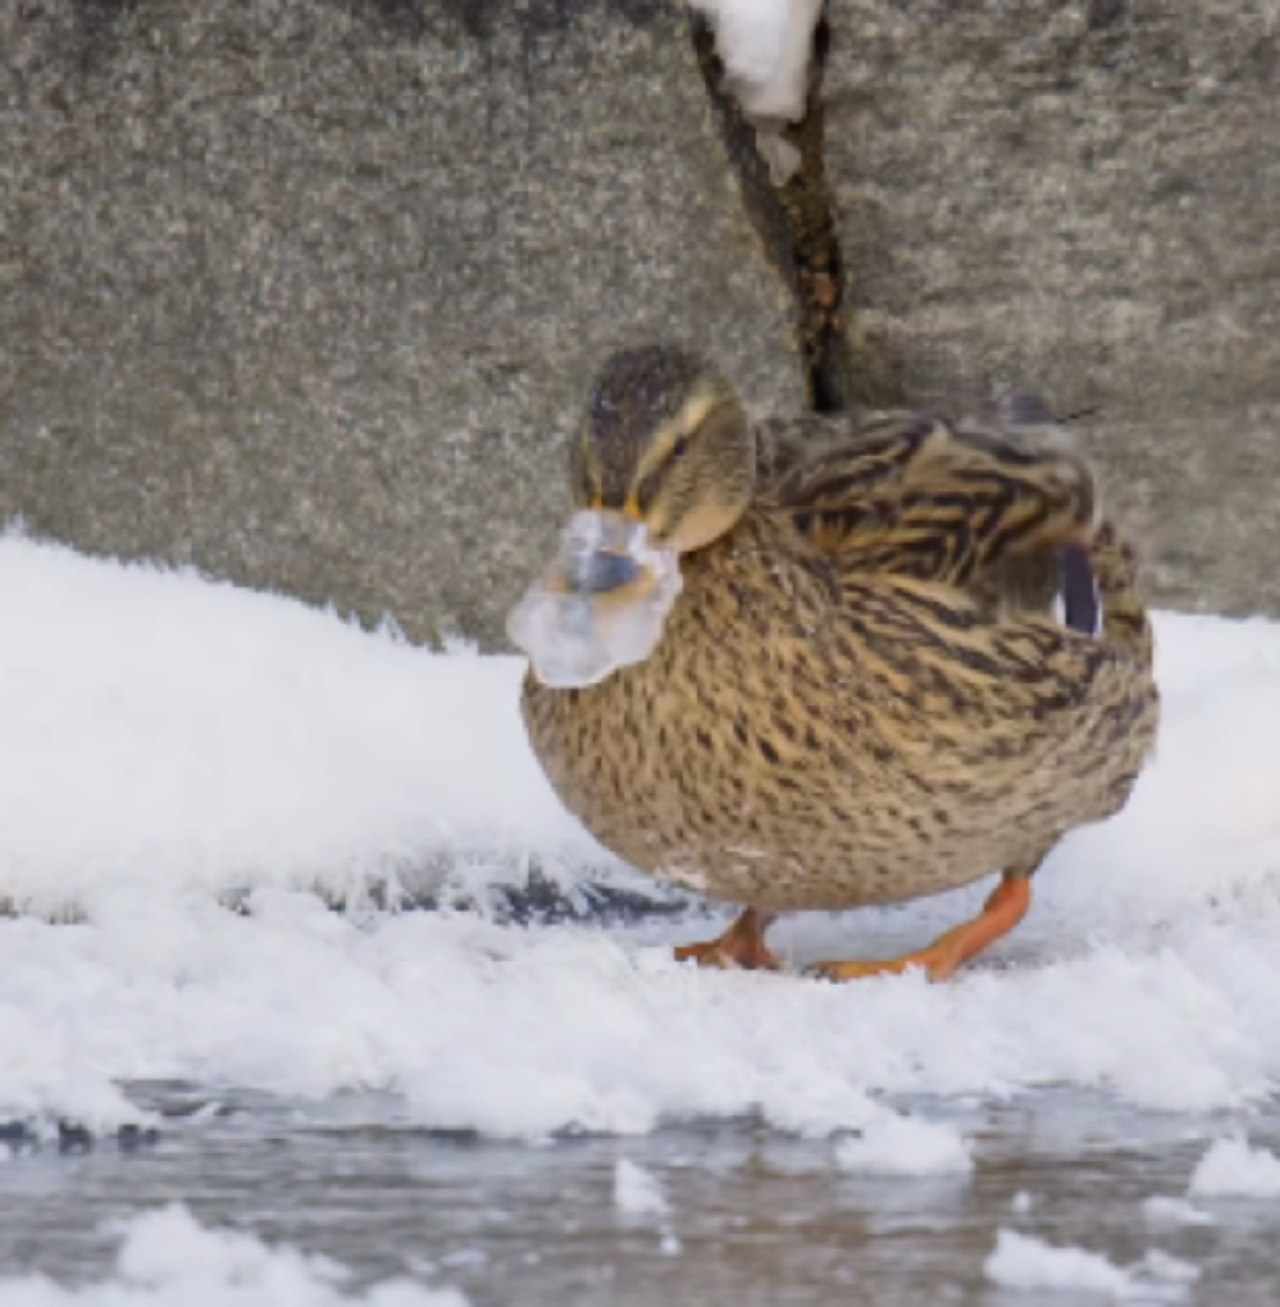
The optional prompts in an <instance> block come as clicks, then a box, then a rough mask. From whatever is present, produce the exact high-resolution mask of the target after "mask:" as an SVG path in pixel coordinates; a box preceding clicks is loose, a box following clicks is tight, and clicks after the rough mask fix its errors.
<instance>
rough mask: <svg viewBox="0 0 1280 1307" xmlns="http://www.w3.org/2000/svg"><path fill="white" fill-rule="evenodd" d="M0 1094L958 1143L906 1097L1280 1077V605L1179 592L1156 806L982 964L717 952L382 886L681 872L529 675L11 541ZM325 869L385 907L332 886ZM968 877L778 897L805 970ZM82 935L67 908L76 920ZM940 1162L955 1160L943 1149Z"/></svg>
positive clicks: (1083, 851) (292, 606) (5, 589)
mask: <svg viewBox="0 0 1280 1307" xmlns="http://www.w3.org/2000/svg"><path fill="white" fill-rule="evenodd" d="M0 596H3V608H2V609H0V740H2V741H3V747H2V748H0V895H3V896H4V897H7V898H8V899H9V900H11V901H12V902H13V903H14V904H15V905H17V907H19V908H20V909H21V910H22V912H21V914H20V915H17V916H15V917H12V918H8V919H3V920H0V954H2V955H3V957H4V960H5V964H4V966H3V967H0V1119H9V1118H13V1117H18V1118H23V1119H30V1120H34V1121H36V1122H41V1121H45V1122H47V1121H49V1120H52V1119H53V1118H56V1117H57V1116H60V1115H62V1116H70V1117H73V1118H75V1119H78V1120H83V1121H85V1122H87V1123H89V1124H94V1125H102V1126H111V1125H114V1124H118V1123H120V1122H123V1121H132V1120H137V1119H139V1111H138V1109H137V1108H136V1107H134V1106H133V1105H131V1104H130V1102H129V1101H128V1099H127V1096H126V1092H125V1088H124V1086H126V1085H127V1082H128V1081H130V1080H136V1079H149V1080H180V1081H194V1082H197V1083H201V1084H205V1085H213V1086H218V1085H229V1086H237V1087H241V1088H250V1089H257V1090H263V1091H268V1092H275V1093H279V1094H284V1095H291V1096H295V1097H298V1098H302V1099H310V1100H315V1101H321V1100H324V1099H326V1098H328V1097H329V1096H331V1095H334V1094H337V1093H340V1092H348V1091H360V1090H373V1091H384V1092H386V1093H390V1094H393V1095H395V1096H396V1097H397V1100H398V1101H399V1102H400V1103H402V1104H403V1110H404V1112H405V1113H406V1114H407V1116H408V1117H409V1118H411V1119H412V1120H413V1121H414V1122H415V1123H417V1124H420V1125H424V1126H429V1127H441V1128H457V1129H470V1130H475V1131H479V1132H481V1133H483V1134H487V1135H491V1136H497V1137H509V1138H521V1139H541V1138H545V1137H547V1136H549V1135H553V1134H555V1133H557V1132H560V1131H565V1130H575V1129H576V1130H591V1131H603V1132H610V1133H615V1134H619V1135H627V1134H637V1133H645V1132H648V1131H651V1130H653V1129H655V1128H656V1127H657V1126H659V1125H660V1124H662V1123H663V1122H664V1121H668V1120H673V1119H691V1118H718V1119H725V1118H729V1117H736V1116H741V1115H743V1114H749V1115H755V1116H757V1117H759V1118H760V1119H762V1120H764V1121H765V1122H766V1123H768V1124H771V1125H772V1126H773V1127H775V1128H777V1129H779V1130H785V1131H791V1132H798V1133H801V1134H805V1135H811V1136H816V1137H821V1136H827V1135H831V1136H833V1137H836V1138H837V1139H841V1138H842V1137H843V1136H845V1135H848V1134H849V1133H850V1132H860V1133H861V1139H858V1140H854V1139H846V1140H844V1141H843V1142H841V1143H839V1144H838V1145H836V1146H837V1147H838V1148H839V1149H840V1157H841V1160H842V1162H843V1163H844V1164H849V1165H854V1166H855V1167H859V1168H861V1167H866V1166H869V1165H870V1164H871V1163H872V1162H873V1161H874V1164H875V1165H876V1166H877V1167H880V1168H887V1169H890V1170H896V1171H897V1172H899V1173H901V1172H902V1171H903V1170H907V1171H910V1170H911V1169H912V1168H913V1167H920V1166H923V1167H924V1169H925V1170H926V1172H927V1171H928V1170H929V1168H931V1167H932V1168H940V1167H942V1166H954V1167H955V1168H956V1170H957V1172H962V1171H963V1169H964V1162H963V1160H962V1159H963V1158H964V1157H966V1156H967V1147H968V1146H967V1144H966V1143H965V1141H964V1140H963V1139H962V1138H961V1137H960V1136H959V1135H958V1134H957V1133H956V1132H955V1131H954V1129H953V1128H952V1127H951V1126H950V1125H948V1124H947V1123H946V1122H932V1121H928V1120H926V1119H924V1117H912V1118H907V1117H904V1116H901V1114H899V1113H897V1112H896V1111H894V1110H892V1109H890V1108H889V1107H886V1106H885V1098H886V1095H887V1096H893V1095H912V1096H920V1095H924V1096H946V1095H978V1096H988V1097H990V1096H1006V1095H1009V1094H1013V1093H1018V1092H1022V1091H1026V1090H1030V1089H1033V1088H1035V1087H1037V1086H1040V1085H1044V1084H1049V1083H1054V1084H1060V1085H1064V1086H1068V1087H1071V1086H1075V1087H1084V1088H1088V1089H1093V1088H1103V1089H1106V1090H1108V1091H1110V1092H1112V1093H1114V1094H1115V1095H1116V1096H1117V1097H1118V1098H1120V1099H1121V1100H1123V1101H1125V1102H1127V1103H1130V1104H1134V1105H1137V1106H1140V1107H1148V1108H1151V1107H1154V1108H1160V1109H1164V1110H1174V1111H1188V1112H1201V1111H1237V1110H1242V1109H1247V1108H1248V1107H1249V1106H1250V1105H1251V1104H1255V1103H1259V1102H1262V1101H1264V1100H1265V1099H1266V1098H1267V1096H1268V1095H1269V1094H1271V1093H1273V1092H1274V1090H1275V1087H1276V1085H1277V1084H1278V1083H1280V1027H1278V1026H1277V1024H1276V1022H1275V1020H1274V1011H1273V1004H1272V1001H1271V997H1270V996H1271V995H1273V994H1274V993H1276V992H1280V956H1278V955H1277V953H1276V950H1275V947H1274V940H1275V938H1276V935H1277V930H1278V928H1280V903H1278V901H1277V895H1276V887H1277V884H1278V883H1280V876H1278V873H1280V805H1276V804H1275V802H1274V796H1275V794H1276V793H1277V792H1280V626H1278V625H1277V624H1274V623H1268V622H1263V621H1250V622H1237V621H1225V620H1221V619H1214V618H1209V617H1186V616H1174V615H1168V614H1165V615H1161V616H1160V619H1159V622H1158V639H1159V659H1160V665H1159V675H1160V680H1161V684H1162V689H1163V693H1164V696H1165V707H1166V721H1165V726H1164V729H1163V731H1162V737H1161V743H1160V748H1159V754H1158V757H1157V758H1156V760H1155V761H1154V763H1153V764H1152V766H1151V767H1150V769H1149V771H1148V772H1147V774H1146V775H1145V776H1144V778H1143V780H1142V781H1141V783H1140V785H1139V787H1138V790H1137V792H1136V793H1135V795H1134V798H1133V800H1132V802H1131V803H1130V805H1129V806H1128V808H1127V809H1126V811H1125V812H1124V813H1123V814H1121V815H1120V816H1119V817H1117V818H1116V819H1114V820H1113V821H1111V822H1109V823H1107V824H1105V825H1103V826H1100V827H1096V828H1092V829H1090V830H1086V831H1081V832H1077V833H1075V834H1074V835H1072V836H1071V837H1070V838H1069V839H1068V840H1067V841H1066V842H1065V843H1064V845H1063V846H1062V848H1061V849H1060V850H1058V851H1057V852H1056V853H1055V855H1054V856H1053V857H1052V858H1051V859H1050V861H1049V863H1048V864H1047V865H1046V866H1045V868H1044V870H1043V872H1042V873H1041V875H1040V876H1039V877H1038V878H1037V882H1036V903H1035V906H1034V907H1033V910H1032V913H1031V915H1030V917H1029V918H1028V920H1027V922H1025V923H1024V924H1023V926H1021V927H1020V928H1019V930H1018V931H1017V932H1016V933H1015V934H1014V935H1013V936H1011V937H1010V939H1009V940H1008V941H1007V942H1005V943H1003V944H1001V945H1000V946H999V947H997V948H996V949H994V950H993V951H992V953H991V954H990V956H989V958H987V959H984V960H983V961H981V962H980V963H979V964H978V965H976V966H974V967H972V968H970V969H969V970H967V971H965V972H963V973H961V975H960V976H959V977H958V978H957V979H956V980H955V981H953V982H951V983H949V984H946V985H940V986H931V985H928V984H927V983H926V982H925V981H924V980H923V978H922V977H920V976H919V975H918V974H909V975H906V976H901V977H885V978H880V979H875V980H869V981H866V982H861V983H858V984H855V985H848V986H836V985H829V984H823V983H818V982H815V981H812V980H809V979H806V978H804V977H801V976H798V975H795V974H782V975H763V974H747V973H723V972H701V971H698V970H697V969H696V968H693V967H690V966H687V965H680V964H677V963H676V962H674V960H673V959H672V957H671V952H670V948H671V945H672V943H674V942H684V941H687V940H690V939H696V938H700V937H701V938H705V937H706V936H707V935H709V934H710V933H711V932H712V931H713V930H714V929H716V928H717V925H718V923H717V922H715V921H710V920H706V919H696V918H695V919H686V920H677V921H662V922H658V923H656V924H655V923H648V924H644V925H641V926H637V927H632V928H625V929H624V928H621V927H613V928H608V929H605V928H598V927H590V926H584V925H573V924H562V925H536V926H531V927H528V928H519V927H513V926H503V925H501V924H499V923H498V922H497V921H495V920H492V919H488V918H486V916H485V915H484V914H483V913H473V912H456V911H442V912H434V913H428V912H403V913H400V912H395V911H381V910H378V911H375V910H373V907H372V906H371V904H370V903H369V902H364V903H363V905H361V891H362V889H364V888H367V887H369V886H371V885H376V884H379V883H389V884H390V885H391V886H392V887H394V886H395V885H397V884H399V885H404V886H410V887H413V888H414V889H415V890H423V889H426V890H431V889H432V888H440V887H441V886H442V885H443V886H444V887H446V888H447V887H449V886H460V887H462V888H463V889H466V890H468V891H469V892H473V893H474V894H475V895H476V897H478V898H479V900H480V901H481V902H482V903H483V902H484V901H485V891H486V888H487V887H492V886H493V885H495V884H498V883H511V882H512V881H518V880H519V879H520V878H521V876H522V875H523V874H524V871H525V870H526V869H527V868H528V867H529V866H531V865H532V866H537V867H538V868H540V869H541V870H542V871H543V872H544V873H545V874H546V875H548V876H550V877H552V878H553V879H554V880H556V881H557V882H558V883H559V884H560V885H561V886H562V887H564V888H565V890H566V891H567V892H569V893H571V894H572V893H576V892H578V890H579V887H580V886H582V885H584V884H585V883H587V882H588V881H590V882H598V881H600V880H601V879H602V878H604V879H612V880H613V882H614V883H616V884H621V885H633V886H634V885H640V886H647V885H648V884H649V882H647V881H646V880H644V878H642V877H639V876H638V874H637V873H634V872H630V871H628V870H627V869H626V868H624V867H622V866H621V865H620V864H619V863H618V862H617V861H616V860H615V859H613V858H612V857H611V856H610V855H609V854H607V853H606V852H605V851H603V850H602V849H600V848H599V847H598V846H597V845H596V844H595V843H594V842H593V841H592V840H591V839H590V837H589V836H587V835H586V834H585V832H583V831H582V830H581V828H579V827H578V826H577V824H576V823H575V822H574V821H573V820H572V819H571V818H570V817H569V816H568V815H567V814H566V813H565V812H564V810H563V809H562V808H561V806H560V805H559V803H558V801H557V800H556V798H555V796H554V794H553V793H552V791H551V790H550V788H549V787H548V785H547V783H546V782H545V780H544V779H543V777H542V775H541V772H540V770H539V768H538V766H537V764H536V761H535V760H534V758H533V757H532V755H531V753H530V751H529V748H528V746H527V744H526V741H525V739H524V734H523V728H522V726H521V722H520V718H519V713H518V710H517V695H518V687H519V681H520V678H521V675H522V673H523V664H522V663H521V661H520V660H517V659H514V658H498V657H481V656H478V655H476V654H474V653H471V652H468V651H466V650H464V649H455V650H453V651H450V652H444V653H433V652H430V651H427V650H423V649H417V648H413V647H411V646H409V645H408V644H407V643H406V642H405V641H404V640H403V639H400V638H397V637H396V635H395V634H394V632H391V631H379V632H366V631H362V630H360V629H358V628H356V627H354V626H351V625H348V624H346V623H344V622H343V621H341V620H340V619H339V618H338V617H337V616H336V615H334V614H332V613H326V612H322V611H317V610H313V609H309V608H307V607H305V606H303V605H301V604H299V603H296V602H294V601H291V600H288V599H284V598H280V597H278V596H271V595H264V594H254V593H249V592H246V591H243V590H238V589H236V588H234V587H231V586H228V585H218V584H213V583H211V582H209V581H206V580H203V579H201V578H200V577H198V576H196V575H194V574H190V573H176V572H164V571H160V570H157V569H155V568H152V567H147V566H123V565H120V564H118V563H114V562H110V561H101V560H91V559H88V558H84V557H81V556H78V555H76V554H74V553H72V552H70V551H67V550H64V549H60V548H57V547H54V546H50V545H45V544H40V543H36V542H33V541H30V540H25V539H22V538H20V537H18V536H13V535H10V536H8V537H2V538H0ZM316 887H321V888H323V889H324V890H326V891H327V892H329V893H331V894H334V895H341V896H344V897H345V898H346V899H347V900H348V901H350V902H352V903H354V904H355V905H356V906H355V907H353V908H351V909H350V910H348V911H347V912H334V911H331V910H329V909H328V908H326V907H325V906H324V904H323V903H322V901H321V900H320V899H319V898H318V897H317V896H316V894H315V893H314V890H315V888H316ZM989 888H990V885H989V883H985V884H982V885H979V886H975V887H972V888H971V889H969V890H966V891H963V892H960V893H958V894H953V895H948V896H944V897H941V898H938V899H935V900H929V901H925V902H920V903H915V904H911V905H907V906H905V907H903V908H900V909H891V910H885V911H865V912H860V913H852V914H846V915H843V916H839V917H835V916H816V915H813V916H808V917H797V918H794V919H790V920H788V921H785V922H783V923H780V925H779V927H778V928H777V931H776V939H775V938H774V937H771V942H773V943H774V944H775V945H776V947H777V949H778V951H779V953H780V954H781V955H782V956H783V957H784V958H785V959H787V960H788V961H789V962H790V963H792V964H796V965H799V964H802V963H804V962H807V961H810V960H814V959H817V958H822V957H832V956H836V957H838V956H840V955H841V954H842V953H843V954H844V955H846V956H856V955H859V954H865V955H877V954H888V953H890V952H892V951H895V950H899V949H903V948H908V947H915V946H918V945H919V944H921V943H923V942H924V941H926V940H927V939H928V938H930V937H931V936H932V935H933V934H935V933H937V932H939V931H941V930H943V929H946V928H947V927H948V926H950V925H953V924H955V922H956V921H957V920H958V919H960V918H961V917H962V916H963V915H966V914H968V913H971V912H973V911H974V910H975V909H976V907H977V906H978V905H979V904H980V902H981V900H982V898H983V896H984V895H985V894H986V893H987V892H988V891H989ZM68 922H69V924H68ZM921 1159H925V1160H924V1161H922V1160H921Z"/></svg>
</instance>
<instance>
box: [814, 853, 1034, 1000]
mask: <svg viewBox="0 0 1280 1307" xmlns="http://www.w3.org/2000/svg"><path fill="white" fill-rule="evenodd" d="M1030 907H1031V881H1030V879H1029V878H1028V877H1027V876H1026V875H1007V876H1005V878H1004V879H1003V880H1002V881H1001V882H1000V884H999V885H998V886H997V887H996V889H995V890H994V891H993V893H992V894H991V897H990V898H988V899H987V901H986V904H985V905H984V907H983V909H982V911H981V912H980V913H979V914H978V915H977V916H976V917H974V918H973V920H972V921H966V922H964V923H963V924H962V925H959V926H956V927H955V928H954V929H953V930H949V931H947V933H946V934H945V935H942V936H941V937H940V938H938V939H936V940H934V942H933V943H932V944H930V945H929V947H928V948H923V949H920V950H919V951H918V952H916V953H907V954H904V955H903V956H902V957H900V958H888V959H886V960H884V961H882V962H818V963H815V964H814V965H813V966H811V967H808V968H807V969H806V974H808V975H811V976H816V977H817V978H819V979H821V980H840V981H843V980H862V979H863V978H864V977H867V976H891V975H900V974H901V973H902V972H904V971H910V970H912V969H913V968H916V967H919V968H921V969H922V970H923V971H924V973H925V975H926V976H928V978H929V979H930V980H947V979H949V978H950V977H951V976H952V975H954V974H955V972H956V971H957V970H958V969H959V968H960V967H961V966H962V965H963V964H964V963H966V962H968V961H969V959H970V958H973V957H976V956H977V955H978V954H979V953H981V952H982V950H983V949H985V948H987V947H989V946H990V945H991V944H994V943H995V941H996V940H998V939H1000V938H1002V937H1003V936H1005V935H1007V934H1008V933H1009V931H1011V930H1012V929H1013V928H1014V927H1015V926H1016V925H1017V924H1018V922H1020V921H1021V920H1022V918H1023V917H1025V916H1026V915H1027V910H1028V909H1029V908H1030Z"/></svg>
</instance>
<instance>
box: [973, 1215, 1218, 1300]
mask: <svg viewBox="0 0 1280 1307" xmlns="http://www.w3.org/2000/svg"><path fill="white" fill-rule="evenodd" d="M983 1270H984V1271H985V1273H986V1277H987V1279H988V1280H990V1281H991V1282H992V1283H993V1284H998V1285H1000V1286H1001V1288H1005V1289H1017V1290H1023V1289H1025V1290H1036V1289H1049V1290H1056V1291H1062V1292H1070V1293H1071V1294H1072V1297H1071V1299H1070V1301H1072V1302H1075V1301H1078V1300H1079V1297H1080V1295H1085V1296H1086V1297H1087V1298H1088V1299H1095V1298H1102V1299H1109V1300H1111V1301H1113V1302H1114V1301H1134V1300H1137V1301H1141V1302H1181V1301H1183V1300H1184V1299H1185V1297H1186V1290H1187V1287H1188V1286H1189V1285H1191V1284H1194V1283H1195V1281H1196V1280H1198V1279H1199V1278H1200V1271H1199V1268H1198V1267H1195V1266H1192V1265H1191V1264H1190V1263H1189V1262H1184V1261H1182V1260H1181V1259H1179V1258H1177V1257H1174V1256H1172V1255H1170V1254H1169V1253H1167V1252H1164V1251H1163V1250H1162V1249H1159V1248H1153V1249H1151V1250H1150V1251H1149V1252H1148V1253H1147V1254H1146V1255H1145V1256H1144V1257H1143V1259H1142V1261H1141V1262H1139V1263H1138V1264H1137V1265H1136V1266H1132V1267H1128V1268H1124V1267H1120V1266H1117V1265H1116V1264H1115V1263H1114V1262H1112V1261H1111V1260H1110V1259H1109V1258H1106V1257H1103V1256H1102V1255H1101V1254H1100V1253H1094V1252H1090V1251H1089V1250H1088V1249H1085V1248H1074V1247H1059V1246H1057V1245H1055V1244H1050V1243H1046V1242H1044V1241H1043V1240H1041V1239H1037V1238H1035V1237H1034V1236H1032V1235H1026V1234H1019V1233H1017V1231H1015V1230H1008V1229H1003V1228H1002V1229H1000V1230H999V1231H998V1232H997V1234H996V1246H995V1248H994V1250H993V1251H992V1253H991V1255H990V1256H989V1257H988V1258H987V1260H986V1262H985V1264H984V1266H983Z"/></svg>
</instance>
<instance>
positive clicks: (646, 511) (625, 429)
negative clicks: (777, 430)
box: [570, 345, 756, 553]
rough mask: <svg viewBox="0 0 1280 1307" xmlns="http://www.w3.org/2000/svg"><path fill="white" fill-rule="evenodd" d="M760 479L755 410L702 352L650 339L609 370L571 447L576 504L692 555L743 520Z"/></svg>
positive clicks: (598, 381) (597, 385) (665, 546)
mask: <svg viewBox="0 0 1280 1307" xmlns="http://www.w3.org/2000/svg"><path fill="white" fill-rule="evenodd" d="M755 475H756V441H755V433H754V431H753V429H752V426H751V424H750V422H748V420H747V415H746V413H745V412H744V411H743V408H742V405H741V404H740V403H739V401H738V398H737V396H736V395H735V394H734V392H733V388H732V387H731V386H730V385H729V383H728V382H727V381H725V379H724V378H723V377H722V376H720V375H719V373H717V372H716V371H715V370H714V369H713V368H711V367H709V366H708V365H707V364H706V363H704V362H703V361H702V360H701V359H699V358H698V357H697V356H695V355H693V354H691V353H689V352H687V351H686V350H683V349H680V348H679V347H677V346H674V345H650V346H646V347H645V348H642V349H634V350H627V351H626V352H624V353H621V354H615V355H614V356H613V357H612V358H610V359H609V360H608V362H607V363H605V365H604V367H603V368H601V370H600V373H599V375H598V376H597V378H596V383H595V387H594V389H593V391H592V394H591V402H590V403H589V404H588V406H587V412H586V415H585V418H584V421H583V423H582V426H581V428H580V430H579V432H578V434H577V436H576V438H575V439H574V441H573V443H572V446H571V449H570V482H571V487H572V492H573V499H574V506H575V508H577V509H578V510H580V511H591V512H599V513H602V514H606V515H607V514H621V515H622V516H624V517H626V518H628V519H630V520H631V521H634V522H639V523H642V524H643V525H644V527H645V531H646V534H647V537H648V540H649V541H650V542H651V543H652V544H654V545H656V546H658V547H660V548H663V549H671V550H674V551H675V552H677V553H687V552H689V551H690V550H693V549H700V548H702V546H703V545H707V544H710V543H711V541H713V540H715V539H716V538H717V537H719V536H721V535H723V534H724V533H725V532H726V531H727V530H729V528H730V527H732V526H733V524H734V523H735V522H736V521H737V520H738V518H739V517H741V516H742V514H743V512H744V511H745V510H746V509H747V507H748V505H749V504H750V503H751V499H752V496H753V495H754V493H755Z"/></svg>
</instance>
